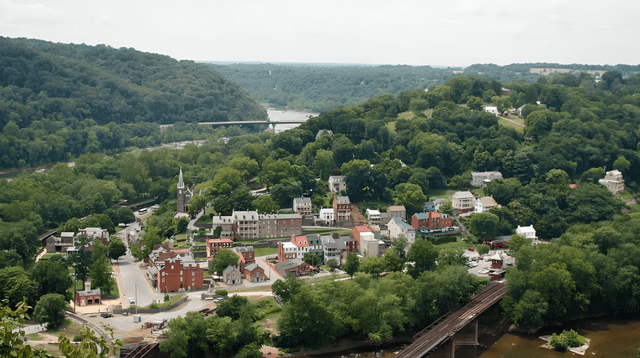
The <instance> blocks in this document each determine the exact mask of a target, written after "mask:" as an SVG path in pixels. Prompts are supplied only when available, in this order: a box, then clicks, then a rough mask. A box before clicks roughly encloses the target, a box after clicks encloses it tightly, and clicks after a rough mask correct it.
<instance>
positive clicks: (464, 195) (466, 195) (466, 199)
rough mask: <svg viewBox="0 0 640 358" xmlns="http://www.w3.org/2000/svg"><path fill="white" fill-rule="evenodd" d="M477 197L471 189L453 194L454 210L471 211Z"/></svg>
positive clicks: (452, 203)
mask: <svg viewBox="0 0 640 358" xmlns="http://www.w3.org/2000/svg"><path fill="white" fill-rule="evenodd" d="M475 203H476V198H475V197H474V196H473V194H471V192H469V191H458V192H456V193H454V194H453V195H452V196H451V206H452V207H453V210H458V211H471V210H473V209H474V207H475Z"/></svg>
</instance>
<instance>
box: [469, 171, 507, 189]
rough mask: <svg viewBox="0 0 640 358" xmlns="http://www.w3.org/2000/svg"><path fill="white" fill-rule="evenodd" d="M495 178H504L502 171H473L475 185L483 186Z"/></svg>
mask: <svg viewBox="0 0 640 358" xmlns="http://www.w3.org/2000/svg"><path fill="white" fill-rule="evenodd" d="M494 179H502V173H500V172H498V171H492V172H471V185H473V186H475V187H478V188H479V187H483V186H485V185H487V184H488V183H489V182H490V181H492V180H494Z"/></svg>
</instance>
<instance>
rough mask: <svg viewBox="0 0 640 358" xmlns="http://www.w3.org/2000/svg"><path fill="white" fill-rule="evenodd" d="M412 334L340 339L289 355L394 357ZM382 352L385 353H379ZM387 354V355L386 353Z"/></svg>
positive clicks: (312, 357) (300, 357)
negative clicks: (355, 354)
mask: <svg viewBox="0 0 640 358" xmlns="http://www.w3.org/2000/svg"><path fill="white" fill-rule="evenodd" d="M413 339H414V338H413V335H412V334H411V335H409V334H405V335H401V336H396V337H393V338H391V339H384V340H382V341H381V342H375V341H373V340H370V339H364V340H356V339H355V338H349V339H341V340H339V341H337V342H335V343H333V344H331V345H329V346H325V347H320V348H318V349H312V350H304V352H294V353H292V354H291V355H289V357H294V358H318V357H327V358H338V357H345V356H348V355H351V354H354V353H357V354H358V355H359V357H367V355H366V354H368V353H371V354H376V355H375V356H376V357H380V358H382V357H394V356H395V355H396V354H397V352H398V351H400V350H401V349H402V347H404V346H405V345H408V344H410V343H411V342H413ZM377 352H382V354H385V355H379V353H377ZM387 354H388V355H387Z"/></svg>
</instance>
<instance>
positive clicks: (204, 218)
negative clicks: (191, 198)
mask: <svg viewBox="0 0 640 358" xmlns="http://www.w3.org/2000/svg"><path fill="white" fill-rule="evenodd" d="M211 222H212V221H211V217H210V216H209V215H207V214H204V215H202V216H201V217H200V218H199V219H198V220H196V224H202V225H205V224H211Z"/></svg>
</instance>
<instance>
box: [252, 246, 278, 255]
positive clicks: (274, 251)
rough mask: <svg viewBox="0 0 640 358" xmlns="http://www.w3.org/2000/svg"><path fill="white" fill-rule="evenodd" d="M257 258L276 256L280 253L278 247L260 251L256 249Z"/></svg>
mask: <svg viewBox="0 0 640 358" xmlns="http://www.w3.org/2000/svg"><path fill="white" fill-rule="evenodd" d="M254 251H255V255H256V256H266V255H275V254H277V253H278V248H277V247H265V248H260V249H254Z"/></svg>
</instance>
